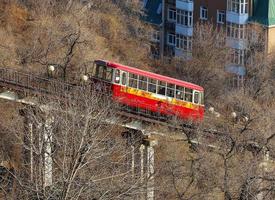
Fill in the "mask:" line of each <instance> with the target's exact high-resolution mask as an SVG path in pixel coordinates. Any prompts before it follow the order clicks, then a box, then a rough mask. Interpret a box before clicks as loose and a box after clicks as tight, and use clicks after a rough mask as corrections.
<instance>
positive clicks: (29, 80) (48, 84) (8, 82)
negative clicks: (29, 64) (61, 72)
mask: <svg viewBox="0 0 275 200" xmlns="http://www.w3.org/2000/svg"><path fill="white" fill-rule="evenodd" d="M0 85H2V86H13V88H15V89H18V90H24V91H26V90H28V91H32V92H36V93H43V94H54V95H61V96H63V95H66V94H68V93H69V92H70V91H71V90H73V89H74V88H75V87H77V86H74V85H72V84H68V83H66V82H62V81H58V80H54V79H47V78H43V77H39V76H36V75H33V74H28V73H24V72H19V71H16V70H14V69H9V68H0Z"/></svg>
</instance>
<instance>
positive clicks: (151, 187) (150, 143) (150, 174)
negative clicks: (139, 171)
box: [144, 136, 157, 200]
mask: <svg viewBox="0 0 275 200" xmlns="http://www.w3.org/2000/svg"><path fill="white" fill-rule="evenodd" d="M144 144H145V146H146V154H147V156H146V163H147V191H146V199H147V200H154V191H155V184H154V182H155V180H154V173H155V150H154V146H155V145H157V141H156V140H155V139H153V138H151V137H150V136H148V137H147V138H146V139H145V140H144Z"/></svg>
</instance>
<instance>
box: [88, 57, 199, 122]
mask: <svg viewBox="0 0 275 200" xmlns="http://www.w3.org/2000/svg"><path fill="white" fill-rule="evenodd" d="M94 63H95V64H94V66H93V70H92V74H91V76H92V77H91V78H92V79H93V80H94V81H95V82H97V83H98V82H102V83H103V84H105V85H106V84H107V85H109V86H110V87H109V88H110V90H111V91H110V92H111V94H112V98H113V99H114V100H115V101H116V102H118V103H120V104H122V105H126V106H128V107H130V108H133V109H143V110H147V111H149V112H151V113H154V114H156V113H158V114H161V115H163V116H177V117H179V118H181V119H184V120H188V119H192V120H201V119H203V115H204V104H203V91H204V90H203V88H202V87H200V86H198V85H195V84H192V83H188V82H185V81H181V80H177V79H174V78H170V77H166V76H162V75H159V74H155V73H152V72H148V71H143V70H140V69H137V68H132V67H128V66H124V65H121V64H118V63H114V62H109V61H105V60H95V62H94Z"/></svg>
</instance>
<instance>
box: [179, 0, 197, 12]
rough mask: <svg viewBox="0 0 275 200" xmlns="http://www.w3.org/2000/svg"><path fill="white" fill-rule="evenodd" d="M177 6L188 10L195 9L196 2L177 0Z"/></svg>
mask: <svg viewBox="0 0 275 200" xmlns="http://www.w3.org/2000/svg"><path fill="white" fill-rule="evenodd" d="M176 8H178V9H181V10H186V11H193V10H194V2H193V1H192V0H176Z"/></svg>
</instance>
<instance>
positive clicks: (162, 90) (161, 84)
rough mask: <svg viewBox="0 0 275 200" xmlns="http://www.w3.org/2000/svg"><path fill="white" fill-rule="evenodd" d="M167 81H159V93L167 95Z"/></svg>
mask: <svg viewBox="0 0 275 200" xmlns="http://www.w3.org/2000/svg"><path fill="white" fill-rule="evenodd" d="M165 89H166V82H164V81H158V92H157V93H158V94H161V95H165V92H166V91H165Z"/></svg>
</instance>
